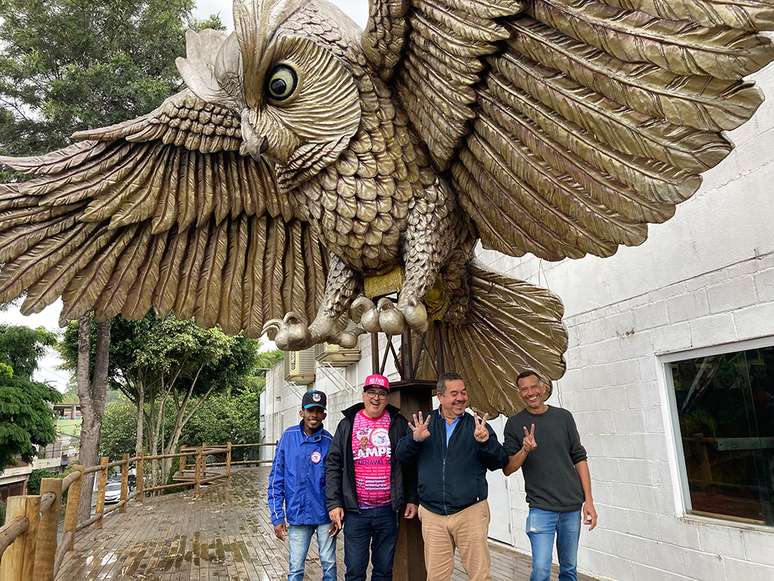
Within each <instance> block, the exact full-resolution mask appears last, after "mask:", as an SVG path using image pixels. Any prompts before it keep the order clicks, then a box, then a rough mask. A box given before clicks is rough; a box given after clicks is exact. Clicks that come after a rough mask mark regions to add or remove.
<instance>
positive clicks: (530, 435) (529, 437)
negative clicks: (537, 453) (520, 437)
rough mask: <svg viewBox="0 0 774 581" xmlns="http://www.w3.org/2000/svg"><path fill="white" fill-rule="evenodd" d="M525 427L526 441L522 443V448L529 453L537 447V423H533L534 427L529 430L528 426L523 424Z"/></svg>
mask: <svg viewBox="0 0 774 581" xmlns="http://www.w3.org/2000/svg"><path fill="white" fill-rule="evenodd" d="M523 428H524V441H523V442H522V444H521V449H522V450H524V451H525V452H526V453H527V454H529V453H530V452H532V450H534V449H535V448H537V440H535V424H532V427H531V428H530V429H529V430H527V426H523Z"/></svg>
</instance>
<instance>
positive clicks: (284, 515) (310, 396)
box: [268, 391, 336, 581]
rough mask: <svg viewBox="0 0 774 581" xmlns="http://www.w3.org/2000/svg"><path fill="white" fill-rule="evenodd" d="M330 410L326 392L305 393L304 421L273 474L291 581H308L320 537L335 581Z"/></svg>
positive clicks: (289, 433) (273, 504)
mask: <svg viewBox="0 0 774 581" xmlns="http://www.w3.org/2000/svg"><path fill="white" fill-rule="evenodd" d="M325 406H326V397H325V394H324V393H323V392H321V391H308V392H306V393H305V394H304V397H303V399H302V400H301V412H300V415H301V418H302V419H301V422H300V423H299V424H298V425H297V426H291V427H290V428H288V429H287V430H285V432H284V433H283V434H282V438H281V439H280V441H279V445H278V446H277V451H276V453H275V454H274V462H273V464H272V467H271V474H270V475H269V491H268V493H269V494H268V496H269V512H270V513H271V522H272V524H273V525H274V534H275V535H277V538H278V539H280V540H283V541H284V540H285V538H286V537H287V538H288V540H289V546H288V560H289V574H288V581H302V580H303V578H304V563H305V562H306V555H307V552H308V551H309V544H310V543H311V541H312V536H314V534H315V533H317V547H318V550H319V553H320V565H321V566H322V570H323V581H336V537H335V535H334V533H333V531H332V529H331V521H330V519H329V518H328V510H327V508H326V507H325V458H326V456H327V455H328V450H329V448H330V445H331V441H332V437H331V435H330V433H329V432H328V431H327V430H325V428H323V424H322V422H323V420H324V419H325ZM286 521H287V524H286ZM288 525H289V526H288Z"/></svg>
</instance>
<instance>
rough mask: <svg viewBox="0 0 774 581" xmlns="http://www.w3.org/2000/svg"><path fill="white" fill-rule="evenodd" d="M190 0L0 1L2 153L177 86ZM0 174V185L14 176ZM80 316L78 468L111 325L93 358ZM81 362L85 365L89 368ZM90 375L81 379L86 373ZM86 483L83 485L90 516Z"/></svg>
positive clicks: (95, 419)
mask: <svg viewBox="0 0 774 581" xmlns="http://www.w3.org/2000/svg"><path fill="white" fill-rule="evenodd" d="M194 5H195V2H194V0H0V38H2V39H3V42H2V43H0V151H2V153H3V154H5V155H34V154H39V153H43V152H45V151H48V150H51V149H55V148H58V147H62V146H65V145H67V144H68V143H69V142H70V135H71V134H72V133H73V132H74V131H77V130H79V129H87V128H94V127H101V126H105V125H110V124H112V123H117V122H120V121H124V120H126V119H131V118H133V117H138V116H140V115H143V114H145V113H147V112H149V111H151V110H152V109H153V108H155V107H156V106H158V105H159V104H160V103H161V101H162V100H164V99H165V98H166V97H167V96H169V95H170V94H172V93H174V92H175V91H177V90H178V89H179V87H180V85H181V80H180V77H179V76H178V73H177V70H176V68H175V64H174V62H175V57H178V56H181V55H183V54H184V53H185V30H186V28H189V27H193V28H201V27H202V26H209V27H222V24H221V23H220V20H219V19H218V18H217V17H215V18H210V19H209V20H208V21H207V22H206V23H199V22H196V21H195V20H194V19H193V18H192V16H191V10H192V8H193V7H194ZM19 178H20V176H19V175H18V174H13V173H11V172H8V171H6V172H2V171H0V181H8V180H11V179H19ZM90 327H91V316H90V315H86V316H84V317H83V318H82V319H81V366H80V368H78V373H77V378H78V396H79V399H80V403H81V410H82V412H83V423H82V432H81V449H80V457H81V462H83V463H86V464H91V463H94V462H95V461H96V453H97V443H98V441H99V432H100V429H101V424H102V414H103V412H104V405H105V389H106V386H105V382H104V377H105V373H104V370H105V365H106V362H105V361H104V359H103V357H102V356H103V355H104V356H106V353H107V348H108V345H109V341H110V323H109V322H104V323H101V324H99V325H98V332H97V334H96V341H95V342H91V345H95V347H94V349H93V350H94V351H95V353H94V354H92V356H91V357H90V358H89V352H90V351H91V350H92V348H91V345H90V335H89V329H90ZM87 358H89V360H88V361H87ZM90 368H91V369H96V372H93V373H91V374H88V369H90ZM92 478H93V476H91V475H90V476H89V477H88V478H87V482H86V485H85V486H83V487H82V490H83V496H82V499H81V500H82V502H81V506H82V507H83V513H82V514H81V518H84V519H85V518H88V510H89V504H90V503H89V495H90V490H91V488H90V486H91V480H92Z"/></svg>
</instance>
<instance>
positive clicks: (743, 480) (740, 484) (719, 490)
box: [666, 345, 774, 525]
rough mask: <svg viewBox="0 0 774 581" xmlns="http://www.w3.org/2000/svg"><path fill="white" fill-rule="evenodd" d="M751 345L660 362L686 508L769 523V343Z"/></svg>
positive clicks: (773, 364)
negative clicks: (679, 452) (667, 387)
mask: <svg viewBox="0 0 774 581" xmlns="http://www.w3.org/2000/svg"><path fill="white" fill-rule="evenodd" d="M749 347H750V348H747V349H744V350H738V351H733V352H725V353H722V352H721V353H716V354H708V355H702V356H695V357H691V358H688V356H686V358H685V359H679V360H675V359H674V358H671V357H670V360H669V361H668V362H667V363H666V366H667V370H668V373H669V376H670V379H671V382H670V383H671V389H673V390H674V397H673V398H672V401H673V405H674V407H675V409H674V410H673V413H675V415H676V418H677V419H678V421H679V432H678V431H677V430H678V426H676V427H675V431H676V436H677V437H678V438H679V440H680V443H681V444H682V446H681V447H682V458H678V460H680V461H682V463H683V472H684V477H685V480H686V481H687V486H686V487H685V488H686V489H687V490H686V492H687V494H688V496H689V498H686V501H687V504H688V507H687V508H688V510H689V512H691V513H694V514H703V515H708V516H716V517H721V518H730V519H734V520H740V521H744V522H752V523H755V524H765V525H774V346H762V347H759V346H756V345H750V346H749ZM679 448H680V446H678V449H679Z"/></svg>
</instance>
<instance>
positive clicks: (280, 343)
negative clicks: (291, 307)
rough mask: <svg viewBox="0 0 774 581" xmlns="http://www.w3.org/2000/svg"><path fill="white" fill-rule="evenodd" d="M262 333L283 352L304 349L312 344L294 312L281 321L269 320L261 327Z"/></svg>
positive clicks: (308, 333) (302, 323) (307, 330)
mask: <svg viewBox="0 0 774 581" xmlns="http://www.w3.org/2000/svg"><path fill="white" fill-rule="evenodd" d="M263 333H265V334H266V335H268V337H269V339H270V340H272V341H274V343H276V345H277V348H279V349H281V350H283V351H294V350H299V349H305V348H306V347H309V346H310V345H313V344H314V341H313V339H312V333H310V331H309V327H307V325H306V323H304V321H303V320H302V319H301V317H299V316H298V315H297V314H296V313H294V312H292V311H291V312H289V313H287V314H286V315H285V316H284V317H283V318H282V319H271V320H269V321H267V322H266V324H265V325H264V326H263Z"/></svg>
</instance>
